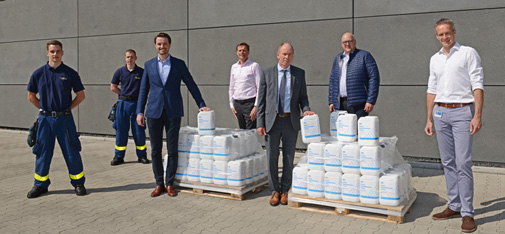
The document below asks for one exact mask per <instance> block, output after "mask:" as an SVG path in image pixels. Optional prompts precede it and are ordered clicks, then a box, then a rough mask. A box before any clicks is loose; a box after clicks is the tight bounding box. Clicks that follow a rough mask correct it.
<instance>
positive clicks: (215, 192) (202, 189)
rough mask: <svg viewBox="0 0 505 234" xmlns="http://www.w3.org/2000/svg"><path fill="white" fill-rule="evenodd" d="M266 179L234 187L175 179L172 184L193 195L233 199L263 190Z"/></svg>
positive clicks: (241, 198) (243, 197)
mask: <svg viewBox="0 0 505 234" xmlns="http://www.w3.org/2000/svg"><path fill="white" fill-rule="evenodd" d="M267 182H268V180H267V179H266V178H265V179H263V180H260V181H256V182H254V183H251V184H248V185H245V186H241V187H235V186H229V185H218V184H207V183H201V182H193V181H175V183H174V185H175V186H177V187H179V189H180V190H181V192H182V193H190V194H195V195H204V196H210V197H218V198H227V199H233V200H239V201H241V200H244V199H245V198H246V193H248V192H252V193H258V192H261V191H262V190H263V185H265V184H266V183H267Z"/></svg>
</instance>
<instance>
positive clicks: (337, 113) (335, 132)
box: [330, 110, 347, 136]
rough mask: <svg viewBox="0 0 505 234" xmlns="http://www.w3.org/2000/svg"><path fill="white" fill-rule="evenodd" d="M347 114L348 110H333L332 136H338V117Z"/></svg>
mask: <svg viewBox="0 0 505 234" xmlns="http://www.w3.org/2000/svg"><path fill="white" fill-rule="evenodd" d="M345 114H347V111H340V110H339V111H334V112H331V114H330V135H331V136H338V130H337V125H338V117H339V116H340V115H345Z"/></svg>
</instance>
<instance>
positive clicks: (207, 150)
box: [200, 136, 214, 159]
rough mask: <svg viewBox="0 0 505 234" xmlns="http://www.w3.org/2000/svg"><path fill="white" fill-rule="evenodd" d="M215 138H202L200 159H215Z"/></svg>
mask: <svg viewBox="0 0 505 234" xmlns="http://www.w3.org/2000/svg"><path fill="white" fill-rule="evenodd" d="M213 144H214V136H200V158H201V159H214V157H213V152H214V149H213Z"/></svg>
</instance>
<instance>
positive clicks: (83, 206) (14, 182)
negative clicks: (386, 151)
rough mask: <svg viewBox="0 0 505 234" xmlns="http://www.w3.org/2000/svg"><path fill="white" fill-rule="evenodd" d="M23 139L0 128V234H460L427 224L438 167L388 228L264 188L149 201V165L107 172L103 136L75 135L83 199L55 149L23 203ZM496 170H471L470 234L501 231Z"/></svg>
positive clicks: (438, 200)
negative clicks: (237, 196)
mask: <svg viewBox="0 0 505 234" xmlns="http://www.w3.org/2000/svg"><path fill="white" fill-rule="evenodd" d="M26 136H27V132H24V131H12V130H4V129H0V188H1V189H0V201H1V207H2V209H0V219H1V220H2V222H1V223H0V233H32V232H39V233H101V234H104V233H167V232H170V233H285V232H290V233H316V232H317V233H336V232H342V230H345V232H346V233H365V232H366V233H384V232H386V233H460V226H461V219H459V218H455V219H450V220H440V221H438V220H437V221H435V220H432V219H431V215H432V214H434V213H436V212H439V211H441V210H443V209H444V208H445V205H446V202H447V198H446V194H445V193H446V191H445V180H444V177H443V172H442V171H441V170H439V169H432V168H419V167H414V169H413V178H412V183H413V185H414V188H416V189H417V191H418V198H417V202H416V203H415V204H414V205H413V208H412V212H411V213H410V214H407V215H406V216H405V222H404V223H402V224H391V223H383V222H378V221H369V220H361V219H355V218H349V217H341V216H336V215H327V214H320V213H312V212H307V211H300V210H294V209H289V208H288V207H286V206H278V207H271V206H270V205H269V204H268V200H269V198H270V191H268V189H266V188H265V189H264V190H263V191H262V192H260V193H258V194H247V199H246V200H244V201H234V200H229V199H221V198H213V197H206V196H197V195H192V194H182V193H181V194H179V195H178V196H177V197H175V198H171V197H168V196H166V195H165V196H160V197H156V198H151V197H150V192H151V191H152V189H153V188H154V186H155V183H154V178H153V174H152V168H151V166H150V165H143V164H140V163H137V162H136V156H135V152H133V151H128V150H127V153H126V161H127V163H125V164H123V165H119V166H114V167H113V166H110V164H109V163H110V160H111V159H112V155H113V152H114V139H113V138H107V137H89V136H86V137H81V141H82V145H83V151H82V152H81V154H82V158H83V162H84V170H85V175H86V187H87V189H88V191H89V194H88V195H87V196H83V197H78V196H76V195H75V193H74V190H73V188H72V186H71V185H70V183H69V179H68V172H67V169H66V165H65V162H64V160H63V157H62V155H61V151H60V150H59V147H56V149H55V155H54V157H53V162H52V165H51V170H50V177H51V181H52V184H51V186H50V187H49V192H48V193H47V194H46V195H44V196H41V197H39V198H36V199H27V198H26V193H27V192H28V191H29V190H30V188H31V187H32V183H33V170H34V165H35V163H34V161H35V157H34V155H33V154H32V153H31V148H29V147H28V146H27V145H26ZM130 144H131V146H133V143H130ZM130 148H132V147H130ZM149 148H150V147H149V143H148V151H149ZM494 170H496V169H495V168H493V169H492V170H486V168H479V169H478V171H476V170H474V172H475V174H474V175H475V187H476V188H478V189H476V190H475V200H474V206H475V210H476V223H477V225H478V229H477V231H476V232H475V233H496V232H499V231H501V230H503V229H504V228H505V213H504V210H505V197H504V195H503V194H505V185H504V184H505V173H490V172H489V171H491V172H492V171H494ZM499 172H501V171H499ZM374 230H376V231H374Z"/></svg>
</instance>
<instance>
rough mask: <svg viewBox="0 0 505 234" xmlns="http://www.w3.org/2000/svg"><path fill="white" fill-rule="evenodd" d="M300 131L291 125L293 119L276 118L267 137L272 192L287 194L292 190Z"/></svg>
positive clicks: (269, 178)
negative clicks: (280, 155)
mask: <svg viewBox="0 0 505 234" xmlns="http://www.w3.org/2000/svg"><path fill="white" fill-rule="evenodd" d="M297 138H298V131H296V130H295V129H294V128H293V125H292V124H291V117H289V116H288V117H279V116H277V117H276V118H275V122H274V124H273V126H272V129H270V131H269V132H268V133H267V135H266V136H265V145H266V148H267V160H268V186H269V188H270V190H271V191H275V192H279V193H280V192H282V193H287V192H288V191H289V189H290V188H291V182H292V177H293V161H294V158H295V147H296V139H297ZM281 140H282V177H281V180H280V181H279V146H280V143H281Z"/></svg>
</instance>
